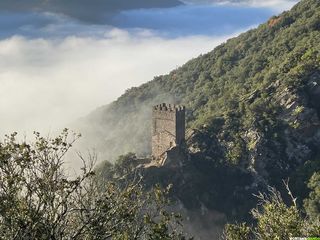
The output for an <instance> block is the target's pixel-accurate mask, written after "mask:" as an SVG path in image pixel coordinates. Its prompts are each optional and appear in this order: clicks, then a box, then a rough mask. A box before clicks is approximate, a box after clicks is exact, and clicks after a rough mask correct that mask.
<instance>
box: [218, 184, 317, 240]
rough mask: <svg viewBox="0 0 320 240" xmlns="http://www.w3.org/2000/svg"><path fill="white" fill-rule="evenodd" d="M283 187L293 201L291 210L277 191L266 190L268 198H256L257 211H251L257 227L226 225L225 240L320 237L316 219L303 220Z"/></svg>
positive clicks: (242, 224)
mask: <svg viewBox="0 0 320 240" xmlns="http://www.w3.org/2000/svg"><path fill="white" fill-rule="evenodd" d="M285 185H286V188H287V190H288V193H289V195H290V197H291V199H292V204H291V206H288V205H287V204H286V203H285V202H284V201H283V199H282V197H281V195H280V193H279V192H278V191H277V190H276V189H274V188H271V187H269V194H262V193H260V194H259V195H257V197H258V199H259V202H258V204H257V207H256V208H254V209H252V211H251V213H252V216H253V217H254V218H255V220H256V225H255V226H248V225H247V224H246V223H241V224H227V225H226V226H225V230H224V238H225V239H226V240H233V239H239V240H241V239H257V240H281V239H289V238H290V237H319V236H320V221H319V219H310V218H305V217H303V215H302V214H301V211H300V210H299V209H298V207H297V205H296V198H294V197H293V195H292V193H291V191H290V189H289V186H288V182H285Z"/></svg>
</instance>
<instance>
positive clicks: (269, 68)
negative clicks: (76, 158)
mask: <svg viewBox="0 0 320 240" xmlns="http://www.w3.org/2000/svg"><path fill="white" fill-rule="evenodd" d="M319 30H320V1H318V0H302V1H301V2H300V3H299V4H297V5H296V6H295V7H294V8H293V9H292V10H291V11H288V12H284V13H283V14H281V15H279V16H274V17H272V18H271V19H270V20H269V21H268V22H267V23H265V24H262V25H260V26H259V27H258V28H257V29H254V30H251V31H248V32H246V33H243V34H241V35H240V36H239V37H236V38H233V39H230V40H228V41H227V42H226V43H224V44H222V45H220V46H218V47H217V48H215V49H214V50H213V51H212V52H209V53H207V54H204V55H202V56H199V57H197V58H195V59H193V60H191V61H189V62H187V63H186V64H185V65H183V66H182V67H179V68H178V69H175V70H173V71H172V72H171V73H169V74H168V75H164V76H157V77H155V78H154V79H153V80H152V81H150V82H148V83H146V84H143V85H142V86H140V87H137V88H132V89H129V90H127V91H126V93H125V94H123V95H122V96H121V97H119V99H117V100H116V101H115V102H113V103H112V104H110V105H108V106H104V107H101V108H100V109H98V110H96V111H95V112H93V113H92V114H90V115H89V116H88V117H87V118H85V119H82V120H81V121H80V122H79V123H78V126H79V129H80V130H81V132H82V133H83V134H84V136H85V137H86V138H87V142H95V143H98V147H97V150H98V152H100V153H101V155H102V156H103V158H104V159H105V160H109V161H113V160H114V159H116V156H118V155H120V154H125V153H126V152H135V153H137V154H138V155H147V154H149V153H150V138H151V136H150V125H151V124H150V123H151V106H152V105H155V104H158V103H161V102H171V103H177V104H184V105H186V108H187V110H188V112H187V125H188V128H189V132H190V133H191V134H190V136H189V139H188V148H189V151H190V153H191V154H192V159H193V161H194V165H193V166H192V171H193V172H196V173H197V174H195V176H193V177H192V178H190V179H192V180H190V179H189V180H190V181H191V182H192V181H193V183H194V184H193V186H194V189H193V188H192V189H193V190H194V191H197V193H192V192H191V190H190V197H186V198H185V201H184V203H185V204H188V202H189V203H190V202H193V197H194V198H195V196H197V201H198V203H194V205H193V204H190V208H192V207H196V206H198V207H199V206H200V205H202V204H204V205H205V206H206V207H207V208H209V209H215V210H219V211H220V212H224V213H226V214H227V216H229V217H235V216H236V218H237V217H238V216H243V214H244V212H245V211H246V210H247V209H248V208H250V207H252V204H254V200H252V198H251V197H252V195H251V193H252V192H254V191H256V190H258V189H261V188H263V186H267V185H272V186H276V187H277V188H279V189H281V186H282V179H285V178H288V177H290V179H291V182H290V185H291V188H292V191H293V193H294V194H295V195H297V196H298V202H299V204H300V205H301V206H302V204H303V199H305V198H307V197H308V194H309V190H308V187H307V183H308V181H309V179H310V178H311V176H312V175H313V174H314V173H315V172H317V171H319V170H320V120H319V116H320V31H319ZM192 129H193V130H192ZM191 130H192V131H191ZM86 144H87V143H86ZM208 165H210V167H208ZM189 170H190V169H189ZM203 176H206V177H203ZM314 178H315V177H314ZM199 179H200V180H199ZM171 180H172V181H175V180H174V179H171ZM196 180H197V181H196ZM195 181H196V182H195ZM197 184H198V185H197ZM206 184H207V185H210V184H211V185H212V186H210V187H209V186H206ZM199 186H202V187H203V189H199ZM191 196H192V197H191ZM313 198H314V199H316V197H313ZM199 202H201V204H200V205H199ZM306 204H307V205H308V204H309V206H311V205H312V203H306ZM310 204H311V205H310ZM230 206H232V207H230ZM244 206H246V207H244ZM314 211H316V210H314Z"/></svg>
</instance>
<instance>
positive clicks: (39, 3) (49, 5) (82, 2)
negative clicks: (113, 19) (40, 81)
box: [0, 0, 182, 23]
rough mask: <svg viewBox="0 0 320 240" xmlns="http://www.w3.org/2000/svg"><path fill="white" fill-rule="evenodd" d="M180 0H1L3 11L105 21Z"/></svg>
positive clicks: (175, 4) (169, 4) (171, 4)
mask: <svg viewBox="0 0 320 240" xmlns="http://www.w3.org/2000/svg"><path fill="white" fill-rule="evenodd" d="M180 4H182V3H181V2H180V1H179V0H134V1H132V0H67V1H66V0H16V1H12V0H1V1H0V9H1V10H2V11H19V12H23V11H38V12H53V13H59V14H64V15H66V16H69V17H72V18H76V19H79V20H81V21H85V22H92V23H105V22H106V21H107V20H108V19H109V18H110V16H112V15H113V14H115V13H117V12H119V11H123V10H128V9H139V8H166V7H174V6H178V5H180Z"/></svg>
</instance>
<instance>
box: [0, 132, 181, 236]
mask: <svg viewBox="0 0 320 240" xmlns="http://www.w3.org/2000/svg"><path fill="white" fill-rule="evenodd" d="M76 138H77V137H76V136H73V137H71V138H70V136H68V132H67V130H66V131H64V132H63V133H62V134H61V135H60V136H58V137H57V138H43V137H41V136H40V135H39V134H38V133H36V134H35V141H34V142H33V143H27V142H19V141H18V140H17V139H16V134H12V135H11V136H8V137H7V138H5V140H4V141H3V142H0V239H1V240H13V239H16V240H27V239H28V240H29V239H30V240H31V239H32V240H44V239H46V240H47V239H51V240H67V239H73V240H82V239H85V240H99V239H101V240H107V239H113V240H129V239H139V240H140V239H142V240H143V239H155V240H158V239H163V240H171V239H177V240H178V239H179V240H183V239H186V238H185V237H184V236H183V234H182V233H181V227H180V226H181V225H180V219H181V218H180V216H178V215H177V214H175V213H172V212H169V211H168V201H167V198H166V195H167V194H168V191H169V189H167V190H161V189H160V188H159V187H156V188H155V189H153V190H152V191H150V192H145V191H144V190H143V189H142V187H141V185H140V183H139V181H138V182H137V181H136V182H131V183H127V184H126V185H125V186H120V185H118V184H116V183H112V182H97V181H96V175H95V173H94V172H93V171H92V166H93V165H92V162H91V160H92V159H91V160H90V161H89V160H88V161H85V160H83V163H84V167H83V168H82V173H81V174H80V176H78V177H73V178H72V177H70V176H68V175H67V173H66V171H65V169H64V166H65V165H64V157H65V155H66V153H67V152H68V151H69V149H70V148H71V146H72V144H73V143H74V141H75V140H76ZM81 158H82V157H81ZM82 159H83V158H82ZM138 180H139V179H138Z"/></svg>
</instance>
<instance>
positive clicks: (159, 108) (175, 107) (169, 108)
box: [153, 103, 186, 112]
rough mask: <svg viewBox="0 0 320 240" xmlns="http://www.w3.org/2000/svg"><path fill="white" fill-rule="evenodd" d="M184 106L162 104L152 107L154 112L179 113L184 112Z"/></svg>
mask: <svg viewBox="0 0 320 240" xmlns="http://www.w3.org/2000/svg"><path fill="white" fill-rule="evenodd" d="M185 109H186V108H185V106H182V105H175V104H166V103H162V104H159V105H156V106H154V107H153V110H154V111H169V112H181V111H185Z"/></svg>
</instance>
